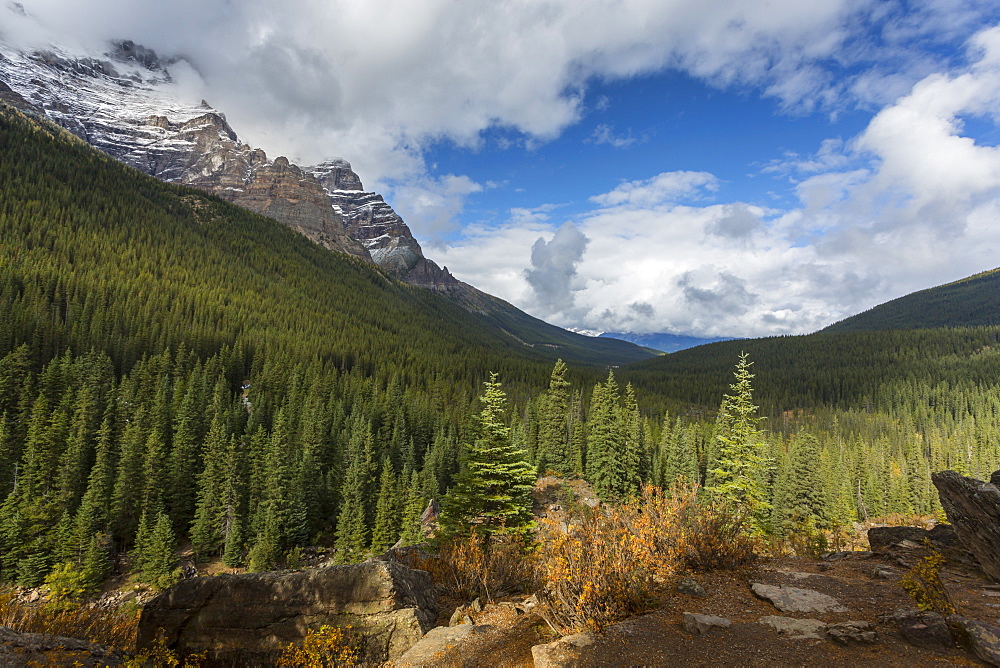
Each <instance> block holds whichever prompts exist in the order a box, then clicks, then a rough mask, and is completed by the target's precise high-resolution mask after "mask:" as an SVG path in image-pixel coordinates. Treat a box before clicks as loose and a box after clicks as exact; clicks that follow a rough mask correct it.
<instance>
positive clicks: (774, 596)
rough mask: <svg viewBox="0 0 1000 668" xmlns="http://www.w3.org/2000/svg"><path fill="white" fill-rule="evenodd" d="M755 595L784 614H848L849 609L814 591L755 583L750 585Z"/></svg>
mask: <svg viewBox="0 0 1000 668" xmlns="http://www.w3.org/2000/svg"><path fill="white" fill-rule="evenodd" d="M750 588H751V589H752V590H753V593H754V594H755V595H757V596H759V597H760V598H762V599H765V600H767V601H770V602H771V604H772V605H774V607H776V608H777V609H778V610H781V611H782V612H801V613H807V614H817V613H823V612H847V608H845V607H844V606H843V605H841V604H840V602H839V601H838V600H837V599H835V598H833V597H832V596H827V595H826V594H821V593H820V592H818V591H814V590H812V589H800V588H798V587H788V586H786V585H766V584H760V583H758V582H754V583H753V584H751V585H750Z"/></svg>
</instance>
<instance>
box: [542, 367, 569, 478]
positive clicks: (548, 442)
mask: <svg viewBox="0 0 1000 668" xmlns="http://www.w3.org/2000/svg"><path fill="white" fill-rule="evenodd" d="M569 386H570V383H569V381H568V380H566V363H565V362H563V361H562V360H557V361H556V364H555V367H553V369H552V375H551V377H550V379H549V391H548V392H547V393H546V394H545V396H544V397H543V399H542V405H541V409H540V410H539V416H538V454H537V456H536V462H537V466H538V473H539V475H545V473H546V471H548V470H552V471H554V472H555V473H557V474H558V475H566V474H568V473H570V472H571V470H572V469H573V462H572V461H571V454H570V452H569V433H568V429H567V427H568V423H567V417H568V410H569Z"/></svg>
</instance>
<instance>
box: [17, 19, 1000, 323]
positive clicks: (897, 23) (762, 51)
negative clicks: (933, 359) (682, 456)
mask: <svg viewBox="0 0 1000 668" xmlns="http://www.w3.org/2000/svg"><path fill="white" fill-rule="evenodd" d="M22 1H23V4H24V7H25V10H26V14H27V15H28V16H26V17H25V16H20V15H18V14H16V13H14V12H12V11H9V10H8V9H6V8H5V7H0V34H3V35H4V37H5V38H7V39H18V40H20V41H23V42H30V41H37V42H43V41H45V40H47V39H49V38H50V36H52V35H56V36H58V37H59V38H60V39H63V40H67V36H71V37H72V40H67V41H73V42H79V43H84V44H87V45H89V46H91V47H92V48H95V49H99V48H100V40H102V39H105V38H115V39H122V38H126V39H132V40H134V41H136V42H139V43H142V44H144V45H146V46H148V47H151V48H154V49H156V50H157V51H158V52H159V53H160V54H161V55H182V56H184V57H185V58H186V59H187V61H188V62H190V63H191V66H192V69H191V70H190V71H189V72H187V74H186V75H185V79H186V80H188V85H189V86H190V89H191V90H192V91H194V90H195V89H196V88H197V87H198V85H199V81H200V82H201V83H202V84H203V85H204V88H205V90H206V91H210V97H209V98H208V99H209V102H211V103H212V104H213V105H215V106H216V107H217V108H219V109H222V110H224V111H226V113H227V115H228V117H229V120H230V122H231V123H232V124H233V126H234V127H235V128H237V130H238V131H239V132H240V134H241V135H242V136H243V138H244V139H246V140H247V141H248V142H249V143H251V144H253V145H256V146H261V147H262V148H264V149H265V150H266V151H267V152H268V153H269V154H270V155H272V156H275V155H280V154H284V155H288V156H289V157H290V158H292V159H293V160H296V161H298V162H301V163H304V164H310V163H314V162H316V161H319V160H321V159H326V158H330V157H333V156H336V155H339V156H343V157H345V158H347V159H348V160H350V161H351V163H352V164H353V166H354V167H355V169H356V170H357V171H358V172H359V173H360V174H361V176H362V178H363V179H364V181H365V184H366V186H367V187H369V188H372V189H378V190H384V191H385V192H386V194H387V195H389V196H390V197H391V199H390V201H391V202H392V204H393V205H394V206H395V207H396V208H397V210H399V211H400V213H401V214H402V215H403V216H404V218H406V220H407V221H408V222H409V223H410V224H411V225H412V227H413V228H414V231H415V233H417V235H418V237H420V236H422V235H423V236H429V237H431V238H432V239H436V238H438V237H441V238H447V239H448V241H447V242H444V241H442V242H441V243H442V244H443V245H442V246H441V247H440V249H439V251H438V250H436V251H435V253H434V254H432V257H434V258H435V259H436V260H438V261H440V262H441V263H443V264H447V265H448V266H449V268H450V269H452V271H454V272H455V273H456V275H458V276H459V277H461V278H462V279H464V280H468V281H470V282H472V283H473V284H475V285H477V286H479V287H481V288H482V289H484V290H486V291H488V292H491V293H493V294H497V295H499V296H501V297H504V298H506V299H509V300H510V301H512V302H514V303H515V304H518V305H520V306H523V307H526V308H529V309H531V310H532V312H533V313H535V314H536V315H539V316H542V317H546V318H549V319H551V320H552V321H554V322H557V323H558V324H564V325H574V326H584V327H588V328H591V329H599V330H616V331H620V330H622V329H625V328H628V329H631V330H632V331H640V332H641V331H663V330H672V331H677V332H682V333H692V334H705V335H713V334H716V335H759V334H776V333H797V332H804V331H810V330H811V329H815V328H817V327H820V326H823V325H825V324H828V323H829V322H831V321H832V320H835V319H837V318H839V317H843V316H845V315H849V314H851V313H853V312H856V311H858V310H861V309H863V308H867V307H869V306H872V305H874V304H875V303H878V302H879V301H883V300H885V299H888V298H891V297H893V296H897V295H898V294H900V293H903V292H906V291H909V290H912V289H919V288H921V287H927V286H929V285H933V284H936V283H941V282H945V281H946V280H953V279H955V278H959V277H960V276H958V275H955V272H956V267H968V268H970V270H974V268H988V267H992V266H994V265H995V263H996V260H995V257H996V254H997V252H998V251H1000V228H998V226H997V225H996V222H995V221H996V220H997V219H998V218H1000V204H998V202H1000V155H998V149H997V148H996V147H994V146H986V145H979V144H976V142H975V141H973V140H972V139H971V137H969V136H966V135H965V134H963V133H964V128H963V122H964V121H965V120H967V119H969V118H978V119H986V120H988V121H989V122H991V123H993V124H996V123H998V113H1000V112H998V111H997V110H998V109H1000V30H998V29H988V30H983V31H982V32H980V33H979V34H978V35H977V36H976V37H975V39H974V40H973V41H972V42H971V43H970V45H969V49H970V51H969V55H968V59H967V61H966V62H963V61H962V59H961V58H956V57H955V56H954V54H953V53H952V52H951V50H950V49H942V48H937V47H938V46H941V45H948V44H953V43H954V40H955V39H956V36H957V35H962V34H967V33H969V31H970V30H971V29H973V27H978V26H981V25H986V23H984V17H986V16H995V15H996V8H995V3H990V2H988V1H986V0H934V1H933V2H925V3H886V2H874V1H866V0H861V1H858V0H830V1H829V2H823V3H808V2H801V0H728V1H727V0H723V1H720V2H717V3H714V4H713V5H712V7H711V11H706V8H705V4H704V2H701V1H699V0H668V1H664V0H630V1H629V2H627V3H625V4H624V5H623V4H622V3H621V2H619V1H618V0H511V1H510V2H502V3H500V2H498V3H468V2H465V3H463V2H456V1H455V0H426V1H423V2H416V3H414V2H407V1H404V0H379V1H372V0H302V1H301V2H295V3H275V2H272V1H270V0H241V1H240V2H232V1H231V0H197V1H196V0H176V1H174V2H154V1H153V0H81V1H79V2H72V3H68V2H65V1H64V0H22ZM32 17H34V19H37V20H34V19H32ZM29 19H31V21H29ZM665 69H673V70H678V71H681V72H684V73H686V74H688V75H691V76H693V77H696V78H699V79H701V80H703V81H706V82H708V83H709V84H711V85H716V86H720V87H726V86H730V87H734V88H738V89H741V90H750V91H753V92H756V93H762V94H763V95H768V96H772V97H773V98H775V99H776V100H777V101H778V103H779V104H780V105H781V106H782V107H783V108H785V109H787V110H788V111H790V112H792V113H802V112H808V111H810V110H820V111H822V112H823V113H830V114H836V113H840V112H843V111H845V110H851V111H853V110H856V109H858V108H860V109H864V110H869V111H871V112H874V111H877V112H878V113H877V114H875V115H874V117H873V118H872V120H871V122H870V123H869V124H868V126H867V128H866V129H865V130H864V131H863V132H861V133H860V134H859V135H858V136H857V137H853V138H830V139H829V140H828V141H827V142H824V143H823V144H822V145H821V146H818V147H817V148H816V151H815V153H814V154H813V155H809V156H799V155H786V156H783V157H782V158H780V159H779V160H778V161H776V162H775V163H772V164H771V165H769V166H768V167H767V168H765V174H763V175H762V177H764V178H779V179H787V180H789V182H790V183H791V184H792V185H793V186H794V188H795V190H794V192H795V194H796V195H797V196H798V198H799V200H800V201H799V202H798V203H797V204H796V205H794V206H788V207H787V208H785V209H784V210H780V211H773V210H769V209H764V208H762V207H761V206H760V205H759V203H753V202H741V201H739V200H738V199H737V198H731V199H729V200H728V201H717V198H719V197H720V196H719V193H720V192H721V188H720V181H719V179H718V178H717V177H716V176H715V175H713V174H710V173H707V172H703V171H693V170H692V171H671V172H663V173H659V174H656V173H652V172H654V171H655V170H651V173H650V174H649V176H648V178H645V179H636V180H630V181H628V182H625V183H622V184H620V185H619V186H618V187H616V188H614V189H613V190H611V191H609V192H603V193H600V192H597V193H594V194H593V196H592V197H591V199H590V200H589V203H588V204H587V206H589V207H590V210H585V211H582V212H580V211H574V212H573V216H574V220H575V221H576V222H575V224H569V226H568V227H567V224H565V223H563V221H562V220H560V218H559V216H557V208H556V207H553V206H551V205H547V206H546V207H542V206H538V205H535V204H533V203H531V202H527V203H523V204H522V206H520V207H518V208H514V209H512V210H511V212H510V216H509V218H508V219H507V220H505V221H503V222H502V223H497V224H492V225H469V226H466V227H465V228H464V229H463V231H462V234H461V236H460V237H458V238H449V237H448V233H449V231H451V230H453V227H454V225H455V221H456V218H457V216H458V215H459V214H460V213H461V211H462V210H463V207H464V203H465V201H466V198H468V197H470V196H472V195H474V194H475V193H477V192H478V191H479V190H480V189H481V188H482V187H483V186H481V185H480V184H479V183H477V181H476V180H474V179H471V178H469V177H467V176H463V175H460V174H459V175H439V174H435V173H434V171H435V170H434V168H433V166H431V165H428V164H427V162H426V160H425V155H426V152H427V150H428V147H430V146H433V145H436V144H438V143H440V142H450V143H452V144H454V145H456V146H458V147H464V148H469V149H476V148H478V147H480V146H481V145H482V144H483V142H484V135H485V133H486V132H487V131H490V130H500V131H501V134H502V136H501V138H500V139H501V140H502V141H505V142H507V143H508V144H509V145H510V146H517V147H525V146H529V145H537V144H538V143H539V142H545V141H548V140H550V139H552V138H554V137H557V136H558V135H559V134H560V133H562V132H563V131H564V130H565V129H566V128H567V127H568V126H570V125H572V124H574V123H577V122H579V121H580V119H581V118H582V116H583V115H584V114H585V113H587V112H588V111H589V110H588V109H587V108H586V107H585V100H587V93H588V90H589V87H590V86H591V84H592V82H594V81H597V80H600V81H614V80H617V79H623V78H628V77H634V76H639V75H643V74H647V73H651V72H658V71H662V70H665ZM591 102H592V105H591V109H601V108H602V107H606V106H607V105H609V104H611V101H610V100H609V99H607V98H605V99H604V100H600V99H598V100H596V101H591ZM628 138H629V135H627V134H625V135H622V134H621V132H620V130H619V131H615V129H614V128H613V127H612V126H611V125H607V127H606V130H605V129H600V128H598V130H597V131H596V133H595V134H594V135H592V137H591V140H592V141H599V140H600V141H605V142H607V143H608V144H609V145H611V146H614V143H615V141H618V142H619V143H621V142H626V141H627V140H628ZM498 143H499V142H498ZM487 187H489V184H487ZM539 237H541V238H542V240H541V241H539ZM546 239H548V241H546ZM943 239H948V243H947V244H945V243H943V242H942V240H943ZM587 240H589V242H588V241H587ZM584 251H586V252H585V253H584ZM647 306H648V308H647Z"/></svg>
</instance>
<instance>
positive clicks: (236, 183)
mask: <svg viewBox="0 0 1000 668" xmlns="http://www.w3.org/2000/svg"><path fill="white" fill-rule="evenodd" d="M112 46H113V48H112V49H111V50H110V51H109V52H108V53H107V54H104V57H103V58H96V57H82V56H79V55H73V54H69V53H62V52H58V51H41V52H35V53H30V54H25V53H21V52H19V51H17V50H14V49H11V48H10V47H5V46H3V45H0V99H2V100H4V101H6V102H8V103H9V104H11V105H13V106H15V107H16V108H20V109H24V110H27V111H29V112H33V113H35V114H37V115H39V116H42V117H45V118H49V119H51V120H53V121H55V122H56V123H58V124H59V125H62V126H63V127H65V128H67V129H68V130H70V131H71V132H73V133H74V134H75V135H77V136H78V137H80V138H82V139H84V140H85V141H87V142H88V143H90V144H92V145H93V146H95V147H97V148H99V149H101V150H102V151H104V152H105V153H107V154H109V155H111V156H113V157H115V158H117V159H118V160H120V161H122V162H124V163H125V164H128V165H130V166H132V167H135V168H136V169H139V170H140V171H143V172H145V173H147V174H150V175H153V176H156V177H157V178H160V179H163V180H165V181H168V182H172V183H181V184H186V185H191V186H194V187H197V188H200V189H203V190H207V191H209V192H212V193H214V194H216V195H218V196H219V197H221V198H223V199H225V200H227V201H230V202H233V203H235V204H238V205H240V206H243V207H245V208H248V209H250V210H251V211H255V212H257V213H261V214H264V215H266V216H269V217H271V218H274V219H275V220H278V221H279V222H282V223H284V224H285V225H287V226H289V227H291V228H292V229H294V230H295V231H297V232H299V233H301V234H302V235H304V236H306V237H308V238H309V239H311V240H312V241H314V242H316V243H317V244H319V245H320V246H323V247H324V248H326V249H329V250H335V251H339V252H343V253H346V254H348V255H352V256H354V257H357V258H359V259H361V260H362V261H365V262H373V263H375V264H378V265H379V266H380V267H381V268H382V269H383V270H385V271H386V272H387V273H389V274H390V275H392V276H394V277H397V278H400V279H401V280H404V281H405V282H408V283H410V284H412V285H417V286H420V287H423V288H427V289H430V290H433V291H435V292H438V293H440V294H443V295H445V296H447V297H449V298H451V299H452V300H453V301H454V302H456V303H458V304H460V305H462V306H463V307H465V308H467V309H469V310H470V311H472V312H473V314H474V315H475V317H476V319H478V320H479V321H480V322H481V326H485V327H497V326H499V327H500V328H501V329H502V330H503V331H504V332H506V333H507V334H509V335H510V336H511V337H513V338H514V339H515V341H517V342H520V343H521V344H522V346H523V347H525V348H528V349H531V348H537V350H536V353H538V354H540V355H545V354H555V355H556V356H559V355H562V356H564V357H565V358H566V361H567V362H585V363H593V364H602V365H606V364H624V363H628V362H632V361H636V360H640V359H644V358H646V357H649V356H650V355H651V353H649V352H647V351H644V350H643V349H642V348H640V347H637V346H632V345H630V344H627V343H624V342H620V343H616V344H607V343H603V342H602V343H597V342H594V341H592V340H590V339H588V338H587V337H583V336H578V335H576V334H572V333H569V332H565V331H564V330H562V329H560V328H557V327H554V326H552V325H549V324H547V323H545V322H543V321H541V320H538V319H536V318H532V317H530V316H528V315H526V314H524V313H522V312H520V311H518V310H517V309H515V308H514V307H513V306H511V305H510V304H507V303H506V302H504V301H502V300H499V299H496V298H494V297H491V296H489V295H486V294H484V293H482V292H480V291H479V290H476V289H475V288H474V287H472V286H470V285H468V284H466V283H463V282H461V281H458V280H457V279H455V278H454V277H453V276H452V275H451V274H450V273H448V271H447V270H446V269H442V268H440V267H438V265H436V264H435V263H434V262H433V261H431V260H428V259H427V258H425V257H424V256H423V252H422V250H421V248H420V245H419V243H418V242H417V241H416V239H414V238H413V235H412V234H411V233H410V230H409V228H408V227H407V226H406V224H405V222H404V221H403V220H402V219H401V218H400V217H399V216H398V215H397V214H396V213H395V212H394V211H393V210H392V208H391V207H390V206H389V205H388V204H386V203H385V201H384V200H383V199H382V197H381V196H380V195H378V194H376V193H372V192H366V191H364V189H363V186H362V183H361V179H360V178H359V177H358V175H357V174H356V173H354V172H353V171H352V170H351V166H350V164H349V163H347V162H346V161H343V160H334V161H330V162H326V163H322V164H320V165H317V166H315V167H310V168H306V169H303V168H300V167H298V166H296V165H294V164H291V163H290V162H289V161H288V160H287V159H285V158H282V157H279V158H276V159H274V160H269V159H268V158H267V156H266V155H265V154H264V152H263V151H261V150H259V149H252V148H251V147H249V146H247V145H246V144H244V143H243V142H242V141H240V140H239V138H238V136H237V135H236V133H235V132H234V131H233V129H232V128H231V127H230V126H229V124H228V122H227V121H226V118H225V116H224V115H223V114H221V113H220V112H218V111H216V110H214V109H212V108H211V107H209V106H208V105H207V104H206V103H204V101H203V102H202V104H201V105H196V106H191V105H185V104H184V103H183V102H181V101H180V100H179V99H178V98H177V95H176V91H175V90H174V84H173V80H172V78H171V75H170V72H169V67H170V66H171V65H172V64H176V62H177V61H169V60H168V61H163V60H161V59H160V58H159V57H158V56H157V55H156V54H155V53H153V52H152V51H150V50H148V49H144V48H143V47H141V46H138V45H135V44H133V43H131V42H127V41H126V42H117V43H115V44H113V45H112ZM4 82H6V83H4Z"/></svg>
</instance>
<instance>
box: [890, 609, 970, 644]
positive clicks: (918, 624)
mask: <svg viewBox="0 0 1000 668" xmlns="http://www.w3.org/2000/svg"><path fill="white" fill-rule="evenodd" d="M892 618H893V621H895V622H896V628H898V629H899V632H900V634H901V635H902V636H903V638H904V639H905V640H906V642H908V643H910V644H911V645H916V646H917V647H926V648H928V649H941V648H948V647H954V645H955V642H954V640H952V637H951V631H950V630H949V629H948V624H947V622H945V619H944V617H942V616H941V615H939V614H938V613H936V612H930V611H925V610H896V611H895V612H894V613H893V614H892Z"/></svg>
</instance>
